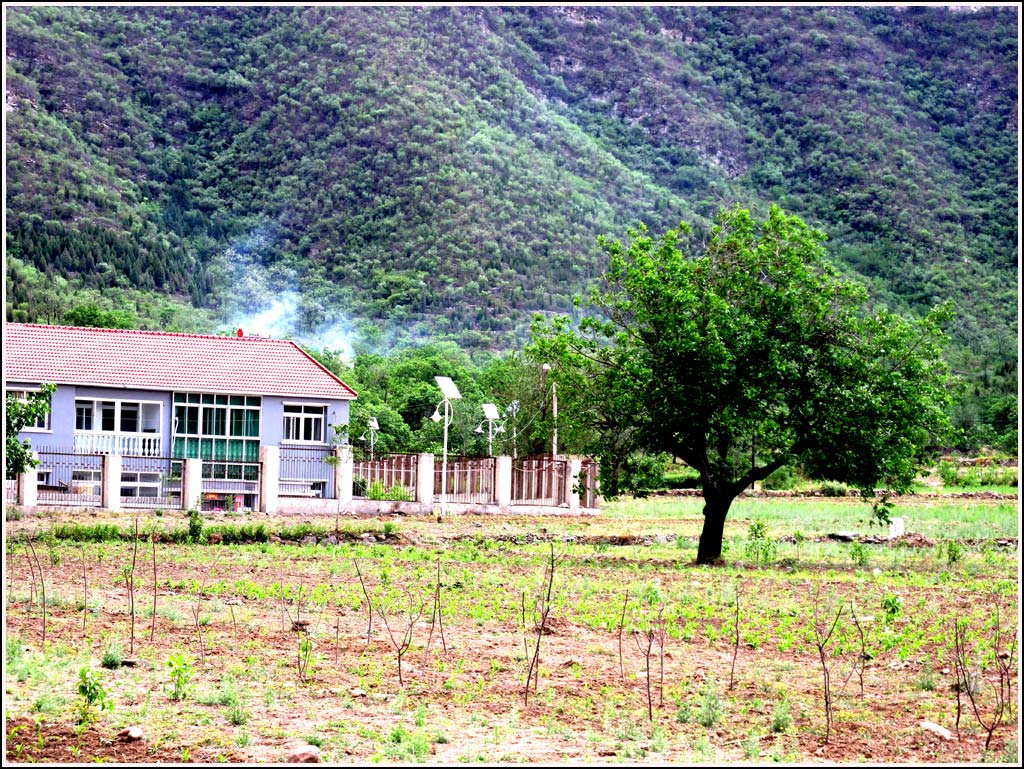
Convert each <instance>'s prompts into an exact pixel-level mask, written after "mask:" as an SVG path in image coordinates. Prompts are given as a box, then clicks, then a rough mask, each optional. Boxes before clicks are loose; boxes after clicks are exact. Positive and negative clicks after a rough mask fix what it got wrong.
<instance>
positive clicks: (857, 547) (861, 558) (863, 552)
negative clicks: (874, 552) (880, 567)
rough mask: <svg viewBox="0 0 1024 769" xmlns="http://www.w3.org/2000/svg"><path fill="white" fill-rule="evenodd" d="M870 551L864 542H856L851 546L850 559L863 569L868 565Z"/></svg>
mask: <svg viewBox="0 0 1024 769" xmlns="http://www.w3.org/2000/svg"><path fill="white" fill-rule="evenodd" d="M868 556H869V553H868V549H867V547H865V546H864V543H862V542H854V543H853V544H852V545H850V558H851V559H852V560H853V562H854V563H855V564H857V566H859V567H861V568H862V569H863V568H864V567H866V566H867V565H868Z"/></svg>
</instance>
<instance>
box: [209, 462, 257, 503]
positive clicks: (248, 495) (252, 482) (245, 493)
mask: <svg viewBox="0 0 1024 769" xmlns="http://www.w3.org/2000/svg"><path fill="white" fill-rule="evenodd" d="M262 472H263V465H262V464H261V463H260V462H210V461H206V460H203V485H202V499H201V501H200V506H201V508H202V509H203V510H235V511H240V510H258V509H259V505H260V475H261V474H262Z"/></svg>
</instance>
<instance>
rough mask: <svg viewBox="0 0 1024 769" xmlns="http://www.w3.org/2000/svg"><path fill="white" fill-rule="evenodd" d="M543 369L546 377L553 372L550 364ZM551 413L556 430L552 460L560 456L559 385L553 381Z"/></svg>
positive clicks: (553, 432) (552, 435) (553, 437)
mask: <svg viewBox="0 0 1024 769" xmlns="http://www.w3.org/2000/svg"><path fill="white" fill-rule="evenodd" d="M541 368H542V369H543V370H544V374H545V375H547V374H548V373H550V372H551V364H550V363H545V364H544V365H543V366H541ZM551 411H552V414H553V416H554V421H555V428H554V430H553V431H552V433H551V458H552V459H554V458H555V457H557V456H558V385H557V383H556V382H555V381H554V380H552V381H551Z"/></svg>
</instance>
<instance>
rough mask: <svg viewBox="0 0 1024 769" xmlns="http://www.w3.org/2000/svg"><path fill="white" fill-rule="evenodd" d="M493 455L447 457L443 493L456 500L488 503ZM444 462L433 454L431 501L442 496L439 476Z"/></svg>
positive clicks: (492, 496) (491, 491)
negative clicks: (475, 457) (474, 457)
mask: <svg viewBox="0 0 1024 769" xmlns="http://www.w3.org/2000/svg"><path fill="white" fill-rule="evenodd" d="M496 468H497V463H496V462H495V460H494V457H484V458H482V459H472V458H470V457H449V458H448V477H447V480H446V482H445V497H446V499H447V501H448V502H453V503H456V504H479V505H491V504H494V503H495V502H496V501H497V500H496V498H495V491H494V490H495V485H496V484H495V471H496ZM442 472H443V463H442V462H441V461H440V460H438V459H437V458H436V457H435V458H434V501H440V500H441V478H442Z"/></svg>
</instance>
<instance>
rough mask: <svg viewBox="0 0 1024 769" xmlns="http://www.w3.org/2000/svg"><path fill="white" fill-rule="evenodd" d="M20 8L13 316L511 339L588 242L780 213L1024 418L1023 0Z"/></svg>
mask: <svg viewBox="0 0 1024 769" xmlns="http://www.w3.org/2000/svg"><path fill="white" fill-rule="evenodd" d="M5 13H6V22H7V39H6V60H5V67H6V86H7V89H6V91H7V92H6V109H7V113H6V118H7V134H6V147H7V167H6V173H7V180H6V181H7V183H6V207H7V256H8V260H7V276H8V283H7V302H8V304H7V318H8V320H41V321H44V322H45V321H56V320H60V319H61V318H62V317H63V313H64V312H65V311H66V310H67V309H69V308H70V306H71V305H73V304H75V303H77V302H82V301H86V300H88V301H96V302H99V303H100V304H101V305H102V306H104V307H106V308H108V309H111V310H129V311H131V312H134V313H135V314H136V316H137V317H138V319H139V322H140V323H141V324H143V325H158V326H161V327H164V328H177V329H207V330H208V329H212V328H215V327H216V326H217V324H218V323H230V322H233V321H234V320H235V319H237V318H239V317H242V316H244V315H251V314H253V313H256V312H260V311H263V310H266V311H268V312H271V311H275V310H277V311H282V312H283V311H288V310H289V309H291V308H292V307H294V309H295V311H296V322H295V325H294V326H293V327H292V328H293V329H294V333H295V334H296V335H306V336H307V337H309V338H312V339H313V340H314V341H315V340H316V339H317V338H320V339H322V340H325V341H326V340H327V339H332V338H333V337H327V336H325V335H326V334H327V333H328V331H329V330H331V329H332V328H337V327H339V324H343V323H344V324H347V326H346V327H348V328H351V329H352V332H353V335H354V338H356V339H359V340H362V343H363V344H364V345H365V346H367V347H370V346H372V345H374V344H377V343H383V342H389V343H390V342H395V341H397V342H402V341H406V342H408V341H416V340H420V339H426V338H437V337H439V336H446V335H447V336H450V337H451V338H454V339H456V340H457V341H459V342H460V344H462V345H463V346H464V347H466V348H470V349H472V348H486V349H511V348H515V347H518V345H519V344H520V343H521V341H522V338H523V334H524V330H525V327H526V324H527V322H528V320H529V318H530V317H531V316H532V314H533V313H534V312H537V311H543V312H551V311H558V312H567V311H571V309H572V305H571V300H572V297H573V296H574V295H575V294H578V293H580V292H582V291H584V290H585V288H586V287H587V285H588V284H589V283H590V282H591V281H592V280H593V279H594V278H595V277H596V276H597V275H599V274H600V272H601V270H602V269H603V267H604V265H603V264H602V263H601V261H600V256H599V251H598V249H597V247H596V237H597V235H599V234H602V233H610V234H613V235H623V234H624V233H625V230H626V228H627V227H628V226H629V225H631V224H633V223H636V222H638V221H643V222H645V223H646V224H647V225H648V226H649V227H650V228H651V229H652V230H654V231H660V230H663V229H666V228H668V227H670V226H674V225H676V224H678V223H679V222H680V221H681V220H686V221H690V222H694V223H696V224H698V225H700V223H701V222H706V221H708V220H709V219H710V217H711V216H712V215H713V214H714V212H715V211H716V210H717V209H718V208H719V207H720V206H723V205H725V206H727V205H731V204H733V203H737V202H738V203H741V204H743V205H745V206H748V207H759V208H766V207H767V205H768V204H770V203H773V202H775V203H779V204H780V205H782V206H783V207H784V208H785V209H786V210H788V211H790V212H792V213H796V214H799V215H800V216H802V217H804V218H805V219H806V220H807V221H808V222H810V223H812V224H814V225H816V226H819V227H821V228H822V229H824V230H825V231H826V232H827V233H828V234H829V237H830V243H831V246H830V250H831V253H832V255H833V256H834V258H835V260H836V262H837V263H838V264H839V265H841V266H842V267H843V268H844V269H846V270H848V271H849V272H850V274H851V275H853V274H856V275H859V276H861V277H862V278H863V279H864V280H865V281H867V282H868V284H869V286H870V289H871V291H872V293H873V295H874V296H875V297H876V298H877V300H878V301H881V302H884V303H887V304H889V305H891V306H893V307H895V308H896V309H898V310H900V311H901V312H906V313H918V312H920V311H922V310H923V309H924V308H926V307H929V306H931V305H932V304H934V303H935V302H936V301H938V300H940V299H945V298H950V299H953V300H954V301H955V302H956V303H957V306H958V311H959V316H958V321H957V323H956V326H955V328H953V329H952V331H953V334H954V338H955V342H956V345H955V349H953V350H951V352H950V355H951V357H952V359H953V361H954V364H955V366H956V368H957V369H958V370H960V371H961V372H963V373H964V374H965V375H966V376H967V378H968V379H969V382H970V385H971V387H972V389H971V391H970V392H969V393H968V395H967V397H966V398H965V399H964V401H963V404H962V406H961V409H960V411H961V413H960V414H959V415H958V416H959V419H960V421H961V422H962V423H963V424H964V425H978V424H983V425H987V426H988V428H989V429H991V430H994V431H995V433H997V434H1003V433H1004V432H1005V431H1006V430H1008V429H1009V427H1010V426H1011V425H1010V420H1011V414H1010V411H1009V409H1010V407H1011V406H1012V423H1013V425H1012V426H1015V425H1016V374H1017V357H1016V356H1017V352H1016V335H1017V317H1016V316H1017V245H1018V221H1017V203H1018V199H1017V194H1018V191H1017V173H1018V169H1017V157H1018V125H1017V115H1018V61H1017V51H1018V36H1019V13H1018V10H1017V8H1016V7H1009V6H1007V7H994V6H980V7H976V8H974V9H973V10H968V9H948V8H942V7H904V8H883V7H849V6H847V7H828V8H813V7H790V8H786V7H778V6H766V7H714V8H701V7H637V8H631V7H608V8H597V7H579V8H570V7H556V6H555V7H553V6H548V7H507V8H501V7H477V8H458V7H452V8H442V7H430V8H415V7H384V8H372V7H323V6H320V7H309V8H302V7H284V6H282V7H231V6H226V7H219V8H218V7H180V8H175V7H130V6H125V7H109V6H108V7H22V8H7V9H5ZM275 299H276V300H277V304H276V305H275V304H273V303H272V300H275ZM187 308H192V309H187ZM318 334H320V335H321V336H319V337H318Z"/></svg>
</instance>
